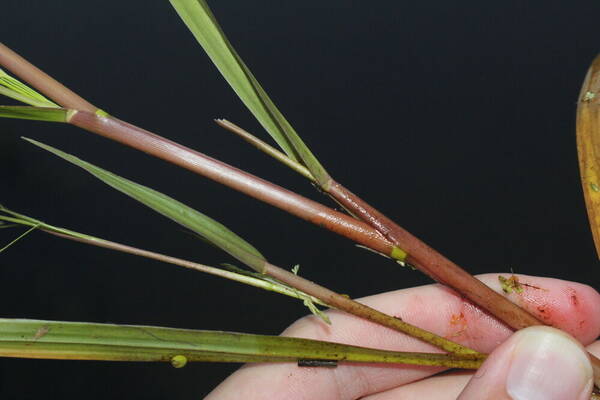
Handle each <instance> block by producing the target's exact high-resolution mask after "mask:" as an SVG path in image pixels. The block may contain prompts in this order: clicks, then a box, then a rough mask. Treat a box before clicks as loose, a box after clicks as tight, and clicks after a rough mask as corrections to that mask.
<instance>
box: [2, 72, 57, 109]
mask: <svg viewBox="0 0 600 400" xmlns="http://www.w3.org/2000/svg"><path fill="white" fill-rule="evenodd" d="M0 94H1V95H4V96H7V97H10V98H12V99H14V100H17V101H20V102H22V103H25V104H29V105H31V106H35V107H50V108H59V106H58V105H57V104H56V103H54V102H52V101H50V100H48V99H47V98H45V97H44V96H42V95H41V94H40V93H38V92H36V91H35V90H33V89H32V88H30V87H29V86H27V85H25V84H24V83H22V82H21V81H19V80H18V79H16V78H13V77H12V76H10V75H9V74H7V73H6V72H4V70H3V69H0Z"/></svg>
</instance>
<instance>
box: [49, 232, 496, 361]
mask: <svg viewBox="0 0 600 400" xmlns="http://www.w3.org/2000/svg"><path fill="white" fill-rule="evenodd" d="M42 230H43V231H44V232H47V233H50V234H52V235H55V236H58V237H61V238H64V239H69V240H73V241H76V242H81V243H85V244H90V245H93V246H98V247H104V248H107V249H111V250H116V251H120V252H124V253H129V254H134V255H138V256H142V257H147V258H151V259H155V260H158V261H162V262H166V263H170V264H175V265H179V266H182V267H186V268H191V269H195V270H198V271H202V272H207V273H210V274H212V275H221V276H222V277H225V278H228V276H227V274H228V271H223V270H219V269H218V268H213V267H209V266H205V265H202V264H197V263H194V262H191V261H186V260H182V259H179V258H175V257H170V256H166V255H163V254H159V253H156V252H152V251H148V250H143V249H138V248H136V247H132V246H127V245H124V244H121V243H116V242H112V241H109V240H104V239H97V238H95V239H91V238H88V237H86V236H73V235H68V234H64V233H60V232H56V231H52V230H49V229H42ZM265 273H266V274H267V275H269V276H271V277H273V278H275V279H277V280H279V281H281V282H283V283H285V284H288V285H289V286H291V287H293V288H295V289H297V290H299V291H300V292H303V293H305V294H307V295H309V296H312V297H314V298H316V299H318V300H320V301H321V302H323V303H324V304H326V305H327V306H329V307H332V308H335V309H338V310H341V311H345V312H347V313H349V314H352V315H355V316H357V317H361V318H364V319H367V320H369V321H372V322H375V323H377V324H379V325H382V326H385V327H387V328H390V329H394V330H396V331H399V332H402V333H405V334H408V335H410V336H412V337H415V338H418V339H421V340H423V341H425V342H427V343H429V344H432V345H434V346H436V347H438V348H440V349H442V350H444V351H447V352H449V353H452V354H459V355H476V356H485V355H484V354H483V353H479V352H477V351H475V350H472V349H470V348H468V347H465V346H462V345H460V344H458V343H455V342H453V341H451V340H448V339H446V338H443V337H441V336H438V335H436V334H434V333H431V332H429V331H426V330H424V329H421V328H418V327H416V326H414V325H411V324H409V323H407V322H404V321H402V320H401V319H400V318H396V317H392V316H391V315H387V314H385V313H382V312H380V311H377V310H375V309H373V308H371V307H368V306H365V305H364V304H361V303H359V302H357V301H355V300H352V299H350V298H348V297H346V296H343V295H341V294H339V293H336V292H334V291H332V290H330V289H327V288H325V287H323V286H321V285H318V284H316V283H314V282H312V281H309V280H308V279H305V278H302V277H301V276H298V275H296V274H294V273H291V272H289V271H287V270H285V269H283V268H280V267H277V266H275V265H273V264H270V263H266V267H265Z"/></svg>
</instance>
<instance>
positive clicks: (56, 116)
mask: <svg viewBox="0 0 600 400" xmlns="http://www.w3.org/2000/svg"><path fill="white" fill-rule="evenodd" d="M69 112H70V110H67V109H65V108H50V107H30V106H0V118H16V119H28V120H34V121H46V122H67V120H68V117H69Z"/></svg>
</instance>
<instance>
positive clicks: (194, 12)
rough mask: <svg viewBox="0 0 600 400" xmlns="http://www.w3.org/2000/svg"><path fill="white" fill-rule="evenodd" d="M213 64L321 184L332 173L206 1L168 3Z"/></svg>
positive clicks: (283, 148)
mask: <svg viewBox="0 0 600 400" xmlns="http://www.w3.org/2000/svg"><path fill="white" fill-rule="evenodd" d="M169 1H170V2H171V5H172V6H173V7H174V8H175V10H176V11H177V13H178V14H179V16H180V17H181V19H182V20H183V22H184V23H185V24H186V26H187V27H188V29H189V30H190V31H191V32H192V34H193V35H194V37H195V38H196V40H197V41H198V43H200V45H201V46H202V47H203V48H204V50H205V52H206V53H207V54H208V56H209V57H210V59H211V60H212V62H213V63H214V64H215V66H216V67H217V68H218V70H219V71H220V72H221V74H222V75H223V77H224V78H225V80H227V82H228V83H229V85H230V86H231V87H232V88H233V90H234V91H235V92H236V94H237V95H238V97H239V98H240V99H241V100H242V102H243V103H244V104H245V105H246V107H247V108H248V109H249V110H250V112H252V114H253V115H254V116H255V118H256V119H257V120H258V121H259V122H260V124H261V125H262V126H263V127H264V128H265V130H266V131H267V132H268V133H269V134H270V135H271V137H273V139H274V140H275V141H276V142H277V144H278V145H279V146H280V147H281V148H282V150H283V151H284V152H285V153H286V154H287V156H288V157H289V158H291V159H292V160H294V161H296V162H300V161H301V162H302V163H303V164H304V165H305V166H306V167H307V168H308V169H309V170H310V172H311V173H312V174H313V176H314V177H315V179H316V180H317V182H319V184H321V185H322V186H323V185H326V184H327V183H328V182H329V180H330V179H331V178H330V177H329V174H328V173H327V171H326V170H325V168H324V167H323V166H322V165H321V163H320V162H319V161H318V159H317V158H316V157H315V156H314V154H312V152H311V151H310V149H309V148H308V146H306V144H305V143H304V142H303V141H302V139H301V138H300V136H299V135H298V133H297V132H296V131H295V130H294V128H293V127H292V126H291V125H290V123H289V122H288V121H287V120H286V119H285V117H284V116H283V114H282V113H281V112H280V111H279V109H278V108H277V107H276V106H275V104H274V103H273V101H272V100H271V98H270V97H269V96H268V95H267V93H266V92H265V90H264V89H263V88H262V86H261V85H260V83H259V82H258V80H257V79H256V78H255V77H254V75H253V74H252V72H251V71H250V69H249V68H248V67H247V66H246V64H245V63H244V61H243V60H242V59H241V57H240V56H239V55H238V53H237V52H236V51H235V49H234V48H233V46H232V45H231V43H230V42H229V40H228V39H227V37H226V36H225V34H224V32H223V30H222V29H221V27H220V26H219V24H218V22H217V20H216V18H215V16H214V15H213V13H212V11H211V10H210V8H209V7H208V4H207V3H206V2H205V1H204V0H169Z"/></svg>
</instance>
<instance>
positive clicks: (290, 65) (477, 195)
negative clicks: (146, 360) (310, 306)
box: [0, 0, 600, 399]
mask: <svg viewBox="0 0 600 400" xmlns="http://www.w3.org/2000/svg"><path fill="white" fill-rule="evenodd" d="M211 6H212V7H213V10H214V12H215V14H216V15H217V18H218V19H219V21H220V22H221V24H222V26H223V28H224V30H225V31H226V32H227V34H228V36H229V38H230V39H231V41H232V43H233V44H234V46H235V47H236V49H237V50H238V52H239V53H240V55H241V56H242V57H243V58H244V60H245V61H246V63H247V64H248V65H249V66H250V67H251V69H252V70H253V71H254V73H255V75H256V76H257V78H258V79H259V81H260V82H261V83H262V84H263V86H264V87H265V88H266V90H267V91H268V92H269V93H270V94H271V96H272V98H273V99H274V101H275V103H276V104H277V105H278V106H279V107H280V109H281V110H282V112H283V113H284V114H285V115H286V116H287V117H288V119H289V120H290V121H291V122H292V124H293V125H294V126H295V127H296V129H297V130H298V132H300V134H301V135H302V137H303V138H304V139H305V141H306V142H307V143H308V144H309V146H310V147H311V149H312V150H313V151H314V152H315V153H316V154H317V155H318V156H319V158H320V159H321V161H322V162H323V163H324V164H325V166H326V167H327V168H328V170H329V172H330V173H331V174H332V175H333V176H334V177H336V178H337V179H338V180H339V181H340V182H342V183H344V184H346V186H348V187H350V188H351V189H352V190H353V191H355V192H356V193H358V194H359V195H361V196H362V197H363V198H365V199H366V200H367V201H369V202H371V203H372V204H374V205H376V206H378V207H379V208H380V209H381V210H382V211H384V212H385V213H387V214H388V215H389V216H390V217H392V218H393V219H395V220H396V221H398V222H400V224H401V225H403V226H404V227H406V228H407V229H409V230H410V231H412V232H413V233H414V234H416V235H417V236H419V237H421V238H422V239H424V240H425V241H426V242H428V243H429V244H431V245H433V246H434V247H436V248H437V249H438V250H440V251H442V252H443V253H445V254H446V255H447V256H449V257H450V258H451V259H453V260H455V261H456V262H458V263H459V264H461V265H463V266H465V267H466V268H467V269H468V270H469V271H471V272H473V273H484V272H497V271H508V270H509V269H510V268H512V269H514V270H515V271H516V272H518V273H523V274H538V275H547V276H554V277H559V278H565V279H570V280H574V281H579V282H587V283H589V284H591V285H593V286H594V287H596V288H597V287H599V283H600V281H599V275H598V272H597V268H598V262H597V259H596V258H595V253H594V249H593V243H592V239H591V234H590V231H589V228H588V224H587V218H586V214H585V206H584V203H583V197H582V193H581V189H580V183H579V175H578V166H577V153H576V148H575V133H574V114H575V107H576V104H575V101H576V98H577V94H578V91H579V87H580V85H581V82H582V79H583V76H584V74H585V71H586V69H587V67H588V65H589V63H590V62H591V60H592V58H593V57H594V56H595V54H596V53H597V52H598V49H599V47H600V35H598V29H597V28H598V26H597V21H598V15H600V4H599V3H598V2H596V1H574V2H566V1H543V2H541V1H531V2H522V1H503V2H480V1H463V2H447V1H422V2H398V1H375V2H370V3H366V2H355V1H326V2H323V1H303V2H281V1H273V0H271V1H266V0H261V1H253V2H249V1H233V0H231V1H228V0H221V1H219V2H217V1H213V2H212V4H211ZM1 9H2V11H1V12H2V15H3V17H2V23H1V25H0V32H1V37H2V41H3V42H4V43H5V44H6V45H8V46H9V47H12V48H13V49H15V50H16V51H18V52H19V53H21V54H22V55H23V56H25V57H26V58H28V59H29V60H30V61H32V62H33V63H35V64H36V65H38V66H39V67H41V68H42V69H44V70H45V71H46V72H48V73H49V74H51V75H53V76H54V77H56V78H57V79H59V80H61V81H62V82H64V83H65V84H66V85H67V86H69V87H71V88H72V89H74V90H75V91H76V92H78V93H79V94H81V95H82V96H84V97H86V98H87V99H89V100H90V101H91V102H93V103H94V104H96V105H98V106H100V107H102V108H104V109H106V110H107V111H109V112H110V113H111V114H113V115H116V116H118V117H120V118H122V119H124V120H126V121H130V122H132V123H135V124H138V125H141V126H143V127H145V128H147V129H150V130H152V131H155V132H158V133H160V134H162V135H164V136H167V137H169V138H171V139H173V140H175V141H177V142H180V143H182V144H184V145H187V146H189V147H192V148H194V149H197V150H200V151H202V152H205V153H206V154H208V155H211V156H214V157H217V158H219V159H221V160H223V161H226V162H229V163H231V164H233V165H235V166H238V167H241V168H243V169H247V170H248V171H250V172H252V173H254V174H257V175H259V176H262V177H264V178H266V179H268V180H271V181H273V182H275V183H278V184H281V185H284V186H285V187H288V188H291V189H293V190H295V191H298V192H299V193H302V194H304V195H307V196H309V197H311V198H314V199H317V200H320V201H324V202H327V200H326V199H325V198H324V197H322V196H320V195H319V194H318V193H317V192H315V191H314V189H313V188H312V187H311V186H310V185H308V184H307V183H306V182H305V181H304V180H303V179H302V178H300V177H298V176H295V175H294V173H293V172H290V171H287V170H285V168H284V167H281V166H279V165H278V164H276V163H275V162H274V161H271V160H270V159H268V158H267V157H266V156H263V155H262V154H260V153H258V152H256V151H255V150H254V149H252V148H251V147H249V146H247V145H246V144H244V143H243V142H241V141H240V140H239V139H237V138H236V137H234V136H233V135H231V134H229V133H228V132H226V131H224V130H222V129H220V128H219V127H217V126H216V125H214V123H213V122H212V119H213V118H217V117H224V118H228V119H230V120H232V121H234V122H236V123H238V124H240V125H241V126H244V127H246V128H247V129H249V130H250V131H253V132H255V133H257V134H260V135H262V132H261V130H260V128H259V127H258V124H257V123H256V122H255V121H253V118H252V116H251V115H250V114H249V112H247V111H246V110H245V109H244V107H243V105H242V104H241V102H240V101H239V100H237V98H236V97H235V95H234V94H233V92H232V91H231V90H230V89H229V88H228V86H227V85H226V83H225V82H224V80H223V79H222V78H221V77H220V76H219V74H218V73H217V71H216V69H215V68H214V67H213V66H212V64H211V63H210V61H209V60H208V58H207V57H206V56H205V55H204V54H203V52H202V50H201V49H200V47H199V46H198V45H196V43H195V41H194V39H193V37H192V36H191V35H190V34H189V33H188V32H187V30H186V28H185V27H184V25H183V24H182V23H181V22H180V21H179V19H178V17H177V16H176V14H175V12H174V11H173V10H172V9H171V7H170V5H169V3H168V2H167V1H166V0H164V1H148V0H136V1H134V0H129V1H108V2H107V1H97V0H89V1H85V2H80V1H74V0H62V1H60V2H47V1H41V0H37V1H31V0H30V1H25V0H3V1H2V3H1ZM6 102H7V103H8V102H9V101H6ZM0 130H1V134H0V178H1V184H0V195H1V196H0V201H1V202H2V203H3V204H6V205H7V206H9V207H11V208H13V209H15V210H17V211H21V212H23V213H25V214H28V215H31V216H33V217H36V218H39V219H42V220H44V221H46V222H49V223H53V224H56V225H60V226H65V227H68V228H71V229H74V230H78V231H81V232H85V233H89V234H93V235H96V236H100V237H104V238H107V239H112V240H115V241H119V242H123V243H127V244H132V245H136V246H139V247H143V248H148V249H153V250H156V251H160V252H164V253H167V254H171V255H176V256H180V257H183V258H188V259H193V260H196V261H200V262H204V263H207V264H213V265H216V264H217V263H219V262H223V261H230V260H229V258H228V257H227V256H226V255H224V254H222V253H220V252H218V251H217V250H215V249H213V248H211V247H210V246H207V245H205V244H204V243H203V242H200V241H198V240H196V239H194V238H193V237H191V236H189V235H188V234H186V233H184V232H183V231H182V229H180V228H179V227H178V226H177V225H175V224H173V223H171V222H170V221H168V220H166V219H165V218H163V217H160V216H156V215H154V214H153V213H152V212H151V211H150V210H148V209H146V208H144V207H142V206H139V205H138V204H136V203H135V202H134V201H133V200H130V199H128V198H126V197H124V196H123V195H122V194H120V193H118V192H115V191H113V190H111V189H109V188H108V187H106V186H104V185H103V184H102V183H99V182H98V181H96V180H95V179H94V178H92V177H91V176H89V175H87V174H86V173H84V172H82V171H81V170H79V169H77V168H75V167H73V166H70V165H68V164H66V163H65V162H63V161H61V160H59V159H57V158H56V157H54V156H52V155H50V154H48V153H44V152H43V151H41V150H38V149H36V148H34V147H33V146H31V145H29V144H27V143H25V142H23V141H22V140H20V139H19V137H20V136H29V137H32V138H35V139H37V140H41V141H43V142H45V143H48V144H50V145H53V146H56V147H58V148H60V149H62V150H64V151H67V152H70V153H73V154H76V155H78V156H79V157H81V158H83V159H85V160H87V161H90V162H92V163H95V164H97V165H99V166H101V167H104V168H106V169H109V170H111V171H113V172H116V173H118V174H121V175H123V176H125V177H127V178H130V179H133V180H135V181H137V182H139V183H143V184H146V185H148V186H151V187H153V188H155V189H158V190H160V191H163V192H164V193H167V194H169V195H171V196H173V197H175V198H177V199H179V200H181V201H183V202H185V203H187V204H189V205H191V206H194V207H195V208H197V209H199V210H201V211H203V212H205V213H207V214H208V215H210V216H212V217H214V218H215V219H217V220H219V221H221V222H223V223H224V224H226V225H227V226H229V227H230V228H231V229H233V230H234V231H235V232H237V233H239V234H240V235H241V236H242V237H244V238H246V239H248V240H249V241H250V242H251V243H253V244H254V245H255V246H256V247H257V248H259V249H260V250H261V251H262V252H263V253H264V254H265V255H267V256H268V257H269V259H270V260H272V261H273V262H274V263H276V264H279V265H281V266H286V267H291V266H292V265H293V264H296V263H299V264H300V265H301V269H300V273H301V274H302V275H304V276H306V277H308V278H311V279H314V280H316V281H318V282H320V283H322V284H324V285H326V286H328V287H331V288H332V289H335V290H338V291H341V292H343V293H348V294H350V295H351V296H353V297H360V296H365V295H370V294H374V293H378V292H381V291H386V290H392V289H397V288H402V287H408V286H412V285H417V284H426V283H429V280H428V279H426V278H425V277H423V276H422V275H421V274H420V273H418V272H412V271H409V270H403V269H400V268H398V267H397V266H395V265H394V264H393V263H390V262H388V261H386V260H385V259H383V258H380V257H376V256H374V255H372V254H370V253H367V252H365V251H363V250H360V249H356V248H354V247H353V245H352V244H351V243H350V242H348V241H347V240H345V239H342V238H338V237H336V236H335V235H333V234H331V233H329V232H327V231H324V230H321V229H319V228H316V227H314V226H311V225H309V224H308V223H305V222H303V221H300V220H298V219H296V218H295V217H292V216H289V215H286V214H285V213H283V212H281V211H279V210H277V209H273V208H271V207H270V206H267V205H264V204H261V203H259V202H257V201H256V200H253V199H250V198H247V197H245V196H243V195H240V194H238V193H236V192H234V191H232V190H230V189H227V188H225V187H221V186H219V185H218V184H215V183H213V182H211V181H208V180H206V179H204V178H201V177H198V176H195V175H194V174H192V173H190V172H188V171H185V170H182V169H179V168H176V167H174V166H172V165H168V164H167V163H165V162H163V161H160V160H157V159H153V158H151V157H149V156H147V155H145V154H142V153H140V152H137V151H135V150H132V149H129V148H124V147H122V146H120V145H118V144H116V143H113V142H110V141H108V140H106V139H103V138H100V137H98V136H95V135H92V134H89V133H86V132H84V131H81V130H78V129H77V128H74V127H70V126H66V125H58V124H57V125H52V124H46V123H38V122H29V121H11V120H2V121H0ZM262 137H263V138H264V137H265V136H264V135H263V136H262ZM19 232H20V231H19ZM17 234H18V232H17V231H16V230H3V231H0V244H3V243H7V242H9V241H10V240H11V239H12V238H14V237H15V236H16V235H17ZM0 267H1V268H0V284H1V291H0V307H1V308H0V310H1V311H0V314H1V315H2V316H4V317H15V318H40V319H56V320H69V321H97V322H114V323H132V324H148V325H161V326H172V327H181V328H197V329H223V330H234V331H245V332H256V333H268V334H277V333H279V332H280V331H281V330H282V329H283V328H284V327H285V326H286V325H288V324H289V323H291V322H292V321H293V320H295V319H296V318H298V317H300V316H302V315H304V314H305V313H306V310H305V309H304V308H303V307H302V306H301V305H300V304H299V303H298V302H295V301H293V300H289V299H287V298H283V297H278V296H277V295H274V294H270V293H266V292H264V293H263V292H259V291H258V290H257V289H252V288H248V287H244V286H242V285H240V284H237V283H233V282H229V281H224V280H221V279H218V278H213V277H210V276H204V275H201V274H199V273H194V272H191V271H187V270H183V269H181V268H177V267H172V266H168V265H163V264H160V263H158V262H153V261H148V260H144V259H138V258H136V257H133V256H129V255H123V254H116V253H112V252H110V251H107V250H103V249H96V248H91V247H87V246H85V245H81V244H78V243H72V242H68V241H63V240H61V239H57V238H54V237H50V236H48V235H45V234H43V233H34V234H32V235H30V236H29V237H27V239H25V240H22V241H21V242H19V243H18V244H16V245H14V246H13V247H11V248H10V249H9V250H7V251H5V252H3V253H2V254H0ZM235 368H237V365H221V364H194V365H189V366H187V367H186V368H184V369H181V370H175V369H173V368H172V367H170V366H168V365H165V364H154V365H149V364H135V363H99V362H98V363H96V362H67V361H39V360H14V359H4V360H1V361H0V397H2V398H3V399H33V398H46V399H59V398H62V399H71V398H73V399H74V398H79V397H81V396H85V397H86V398H107V397H108V396H110V397H116V398H124V397H125V396H127V397H128V398H140V399H163V398H167V397H168V398H171V399H188V398H199V397H201V396H202V395H204V394H206V393H207V392H208V391H209V390H210V389H211V388H213V387H214V386H215V385H216V383H217V382H218V381H219V380H221V379H223V378H224V377H225V376H227V375H228V374H229V373H230V372H232V371H233V370H235Z"/></svg>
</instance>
